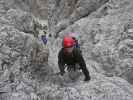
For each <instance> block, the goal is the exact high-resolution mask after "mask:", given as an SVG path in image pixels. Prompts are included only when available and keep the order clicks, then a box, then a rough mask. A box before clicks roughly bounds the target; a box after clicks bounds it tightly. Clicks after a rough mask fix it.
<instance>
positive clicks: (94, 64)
mask: <svg viewBox="0 0 133 100" xmlns="http://www.w3.org/2000/svg"><path fill="white" fill-rule="evenodd" d="M94 2H95V6H93V7H92V6H88V5H93V3H94ZM49 3H50V15H49V30H50V33H52V36H53V37H52V38H50V39H51V47H50V48H51V49H50V52H51V53H52V55H50V60H52V61H53V65H54V66H56V68H57V69H56V70H58V66H57V63H56V62H57V60H55V59H54V58H53V57H55V56H56V57H57V54H58V52H59V48H61V43H62V38H63V36H65V35H67V34H68V33H69V32H76V33H78V34H79V36H80V39H79V42H80V45H81V50H82V53H83V55H84V57H85V60H86V63H87V67H88V69H89V71H90V74H91V77H92V80H91V81H90V82H89V83H88V84H87V86H86V87H85V86H82V85H83V83H79V84H78V86H77V85H73V86H72V88H70V87H69V86H68V88H67V89H68V90H66V91H69V92H70V94H69V93H68V96H65V95H66V94H67V93H65V92H64V91H63V90H59V92H57V91H56V90H55V91H56V93H57V94H56V95H53V96H52V97H51V95H52V93H53V92H52V93H51V94H49V96H48V97H49V98H50V97H51V98H50V99H53V98H58V99H59V98H60V100H69V99H72V100H75V99H77V100H115V99H118V100H119V99H120V100H121V99H122V100H124V99H132V98H133V97H131V98H130V97H128V98H127V97H126V96H124V97H122V96H118V95H117V94H119V93H117V91H116V90H115V89H114V88H115V86H114V84H113V85H111V84H112V83H111V82H110V81H109V80H110V79H111V80H112V79H114V78H115V80H114V81H113V83H115V82H116V80H119V82H120V80H123V79H125V80H127V81H128V82H129V83H131V84H132V83H133V80H132V78H133V74H132V73H133V70H132V69H133V68H132V66H133V63H132V60H133V59H132V53H133V52H132V42H133V41H132V39H133V38H132V33H133V24H132V23H133V11H132V10H133V1H131V0H109V1H108V0H96V1H95V0H94V1H91V0H82V1H80V0H73V2H71V4H69V1H68V0H67V1H65V0H58V1H57V0H56V1H52V0H51V1H50V2H49ZM97 3H98V4H97ZM89 7H90V8H89ZM60 10H61V11H60ZM78 11H79V12H78ZM55 45H56V46H55ZM94 73H99V74H94ZM95 75H99V76H101V75H103V76H104V77H106V78H107V79H109V80H108V81H106V82H105V80H104V78H102V77H101V80H102V81H104V82H105V84H104V83H102V84H104V86H103V87H102V86H101V87H102V89H103V90H104V87H105V88H106V86H109V87H107V88H108V89H109V88H110V89H111V92H110V93H109V95H108V96H107V95H106V93H107V94H108V89H107V88H106V89H105V90H107V91H106V92H105V94H104V96H102V95H101V96H99V95H100V93H99V95H98V96H99V97H98V96H96V95H95V93H96V91H95V90H94V89H92V90H91V89H90V87H93V86H89V85H90V84H92V83H93V82H94V80H93V79H94V76H95ZM118 77H119V78H118ZM121 78H123V79H121ZM91 82H92V83H91ZM96 82H98V83H97V84H99V83H100V82H99V80H97V79H96ZM108 82H109V83H108ZM119 82H116V83H119ZM123 82H124V81H123ZM123 82H122V81H121V82H120V84H121V83H122V84H125V82H124V83H123ZM120 84H117V86H116V88H117V89H118V87H119V88H120V87H121V85H120ZM84 85H85V84H84ZM93 85H94V87H95V85H96V84H95V83H93ZM76 86H77V87H76ZM80 86H81V87H82V88H84V89H83V91H85V90H86V89H87V90H86V92H84V93H83V94H82V89H81V88H80V89H79V88H78V87H80ZM128 86H129V85H128ZM63 89H64V88H63ZM110 89H109V91H110ZM118 90H119V89H118ZM127 90H128V89H124V91H127ZM129 90H130V89H129ZM53 91H54V90H53ZM60 91H61V92H60ZM62 91H63V92H62ZM88 91H89V92H90V91H91V92H90V94H89V93H88ZM92 91H95V92H92ZM98 91H99V90H98ZM114 91H115V94H116V95H117V96H116V95H113V93H114ZM119 91H121V93H122V94H125V93H124V92H122V91H123V90H119ZM54 93H55V92H54ZM93 93H94V95H95V96H94V95H93ZM71 94H74V95H71ZM91 94H92V95H93V96H90V95H91ZM60 95H61V96H60ZM62 95H63V96H64V97H65V98H63V96H62ZM77 95H78V96H77ZM131 95H132V93H131ZM86 96H88V97H86ZM89 96H90V97H89ZM73 97H74V98H73ZM93 97H95V98H93ZM123 98H124V99H123ZM47 99H48V98H47Z"/></svg>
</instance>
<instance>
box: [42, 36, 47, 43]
mask: <svg viewBox="0 0 133 100" xmlns="http://www.w3.org/2000/svg"><path fill="white" fill-rule="evenodd" d="M41 39H42V41H43V43H44V44H45V45H46V44H47V41H48V40H47V38H46V35H42V36H41Z"/></svg>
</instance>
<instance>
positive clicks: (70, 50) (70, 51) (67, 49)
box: [65, 47, 74, 53]
mask: <svg viewBox="0 0 133 100" xmlns="http://www.w3.org/2000/svg"><path fill="white" fill-rule="evenodd" d="M73 49H74V47H69V48H65V51H66V52H67V53H72V52H73Z"/></svg>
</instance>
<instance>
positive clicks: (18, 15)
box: [0, 0, 52, 100]
mask: <svg viewBox="0 0 133 100" xmlns="http://www.w3.org/2000/svg"><path fill="white" fill-rule="evenodd" d="M14 2H15V3H17V2H16V1H14ZM7 3H12V1H10V2H7V0H1V1H0V100H39V97H38V96H37V94H36V90H37V89H36V88H37V86H38V85H37V81H35V80H38V81H40V80H41V81H42V80H43V82H45V80H47V75H48V74H50V72H51V71H52V69H51V68H50V67H48V55H49V50H48V48H47V46H46V45H44V44H43V43H42V41H41V40H40V37H39V34H40V31H46V30H45V29H44V27H45V26H46V25H45V26H42V25H41V23H39V22H38V20H37V19H36V18H35V17H34V16H33V15H32V14H31V13H29V12H25V11H23V10H22V9H18V8H16V9H15V8H13V7H12V6H11V7H10V6H8V4H7ZM7 7H8V8H7ZM42 46H43V47H42ZM41 48H43V49H41ZM38 49H39V51H37V50H38ZM39 54H40V55H41V57H40V56H39V57H38V55H39ZM33 55H34V57H33ZM34 58H35V59H34ZM37 59H39V61H38V60H37ZM33 60H34V63H36V65H35V64H34V63H33ZM40 61H42V62H43V63H41V64H42V65H41V68H40V69H41V70H40V71H39V72H36V74H35V72H34V70H36V67H39V66H40ZM33 65H34V66H33ZM31 69H32V70H31ZM36 71H37V70H36ZM38 77H39V78H38ZM41 77H42V78H41ZM33 78H34V79H33Z"/></svg>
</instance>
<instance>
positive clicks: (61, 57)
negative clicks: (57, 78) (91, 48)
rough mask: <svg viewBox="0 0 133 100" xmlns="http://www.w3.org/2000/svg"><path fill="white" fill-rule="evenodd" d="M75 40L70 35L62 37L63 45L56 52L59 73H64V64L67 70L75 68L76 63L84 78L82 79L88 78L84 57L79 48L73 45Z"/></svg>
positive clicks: (87, 79) (86, 79)
mask: <svg viewBox="0 0 133 100" xmlns="http://www.w3.org/2000/svg"><path fill="white" fill-rule="evenodd" d="M75 45H76V44H75V40H74V39H73V38H72V37H70V36H65V37H64V39H63V47H62V48H61V50H60V51H59V53H58V65H59V69H60V74H61V75H62V76H63V74H64V73H65V65H67V71H68V72H69V71H72V70H76V69H77V68H76V65H77V64H78V65H79V66H80V67H79V68H78V69H81V70H82V72H83V74H84V76H85V79H84V81H89V80H90V75H89V71H88V69H87V67H86V64H85V61H84V58H83V56H82V54H81V52H80V50H79V48H76V47H75Z"/></svg>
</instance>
